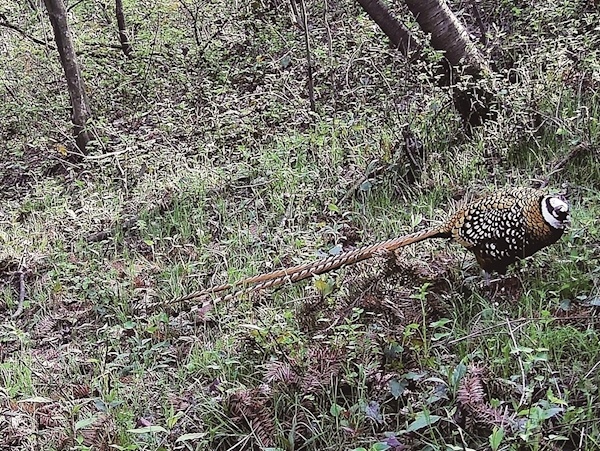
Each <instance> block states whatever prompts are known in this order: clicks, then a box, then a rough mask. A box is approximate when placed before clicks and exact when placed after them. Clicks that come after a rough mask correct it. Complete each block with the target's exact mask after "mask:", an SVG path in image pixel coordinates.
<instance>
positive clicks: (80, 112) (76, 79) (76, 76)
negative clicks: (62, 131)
mask: <svg viewBox="0 0 600 451" xmlns="http://www.w3.org/2000/svg"><path fill="white" fill-rule="evenodd" d="M44 3H45V5H46V9H47V10H48V16H49V18H50V23H51V24H52V29H53V30H54V39H55V41H56V47H57V48H58V53H59V55H60V62H61V64H62V67H63V69H64V71H65V77H66V79H67V89H68V90H69V97H70V99H71V108H72V113H71V121H72V122H73V133H74V135H75V143H76V144H77V147H78V148H79V150H80V151H81V152H82V153H85V147H86V145H87V143H88V142H89V140H90V138H89V135H88V132H87V130H86V128H85V125H86V122H87V120H88V119H89V118H90V116H91V112H90V107H89V103H88V99H87V95H86V93H85V90H84V86H83V78H82V77H81V71H80V70H79V65H78V64H77V56H76V54H75V48H74V47H73V40H72V39H71V32H70V31H69V24H68V23H67V10H66V8H65V4H64V3H63V0H44Z"/></svg>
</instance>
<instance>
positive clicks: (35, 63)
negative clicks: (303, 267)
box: [0, 2, 600, 450]
mask: <svg viewBox="0 0 600 451" xmlns="http://www.w3.org/2000/svg"><path fill="white" fill-rule="evenodd" d="M484 3H485V2H484ZM125 6H126V9H127V11H128V12H129V14H130V15H131V17H132V20H133V21H134V22H136V30H137V34H136V36H135V40H134V47H135V48H136V49H137V51H138V54H139V55H140V57H139V58H137V59H135V60H133V61H125V60H122V59H120V58H118V57H117V56H116V55H115V54H110V53H102V55H101V56H98V55H97V54H96V53H95V52H98V51H99V50H94V47H93V46H91V44H90V42H96V41H98V40H100V41H102V40H106V41H107V42H109V40H111V39H112V34H111V33H112V31H110V30H109V29H108V28H107V27H105V26H104V25H102V23H103V22H102V19H101V17H102V14H103V12H102V10H101V9H96V8H97V7H96V6H92V5H88V4H87V3H85V2H84V3H83V4H81V5H80V6H79V7H76V8H74V10H73V12H72V14H73V15H74V17H75V18H78V19H74V29H75V36H76V39H77V43H78V45H79V46H80V47H81V49H83V53H82V60H83V62H84V73H85V76H86V77H87V78H88V80H89V85H90V90H91V95H92V99H93V101H94V107H95V119H94V132H95V133H96V135H97V136H98V138H99V140H98V142H96V143H95V144H94V145H93V146H92V151H91V154H90V156H91V158H89V159H84V161H83V162H81V163H77V164H62V165H61V164H60V160H59V155H60V154H59V153H58V147H57V144H65V143H67V140H66V138H65V137H67V136H68V135H69V133H70V132H69V126H68V124H67V119H68V118H67V117H66V115H64V114H63V113H64V108H65V107H64V105H65V103H64V102H66V99H65V98H64V95H63V94H61V95H58V94H57V93H54V91H52V92H50V88H48V90H46V89H32V88H31V87H32V86H46V85H44V84H43V83H42V82H41V80H45V79H46V78H47V77H49V76H48V75H47V74H51V77H55V78H56V79H57V80H59V79H60V77H61V73H60V68H59V67H58V65H57V62H56V61H55V60H53V59H52V58H50V57H48V55H47V54H45V53H44V52H41V51H40V49H39V48H37V49H34V50H32V51H31V52H30V53H26V58H25V57H24V56H23V54H24V47H23V46H26V44H25V43H23V42H22V41H21V40H15V41H14V42H13V41H10V42H11V44H10V45H9V46H8V48H7V53H6V54H5V55H3V56H1V57H0V58H1V61H2V62H3V65H2V66H1V67H2V69H0V71H1V72H0V73H1V74H2V75H3V76H4V75H6V77H4V78H3V80H6V83H7V85H8V86H9V87H10V88H11V89H12V92H13V93H15V95H16V96H17V98H18V100H19V101H15V100H14V99H13V100H12V101H10V99H8V97H10V96H7V101H6V102H4V103H2V104H1V105H2V106H1V107H0V113H2V115H1V116H2V117H4V118H5V119H3V121H4V122H3V123H2V125H5V126H6V127H5V130H9V129H10V130H12V131H10V132H6V134H5V135H2V140H3V143H4V144H5V146H3V150H1V151H0V152H2V153H1V155H2V157H3V164H2V166H0V171H2V172H1V173H0V176H1V177H0V181H2V180H8V181H7V182H6V186H5V187H3V190H2V198H1V204H0V225H1V227H0V299H1V300H2V301H3V302H2V305H3V308H2V310H0V316H1V322H0V324H1V325H0V356H1V359H0V406H1V407H2V410H3V412H7V413H6V415H5V416H4V417H3V418H4V420H6V421H4V420H3V421H0V437H2V438H1V439H0V447H1V446H7V447H11V449H23V450H27V449H39V448H40V446H41V447H43V449H77V450H84V449H91V448H93V449H107V446H108V445H113V447H114V448H115V449H123V450H145V449H147V450H155V449H190V450H191V449H197V450H201V449H217V450H241V449H277V448H278V449H285V450H311V449H315V450H316V449H318V450H342V449H344V450H346V449H361V448H364V449H366V450H377V449H379V450H381V449H393V448H389V447H391V446H393V445H394V444H400V443H401V444H404V445H405V446H407V447H408V448H410V449H423V450H438V449H439V450H446V449H487V448H486V447H490V446H491V445H490V439H491V438H492V439H493V440H492V441H494V440H496V441H497V442H498V446H497V447H496V448H495V449H502V450H513V449H514V450H517V449H531V450H537V449H550V448H551V445H553V444H556V445H557V446H558V447H560V448H561V449H577V447H578V446H581V449H595V448H597V447H598V446H599V445H600V444H599V443H598V439H597V438H596V437H598V436H599V435H600V429H598V425H597V421H596V419H597V418H598V415H599V414H600V412H599V410H598V405H600V402H599V397H600V394H599V393H598V385H599V384H600V380H599V377H598V374H599V371H598V370H599V368H598V362H600V329H599V328H598V319H597V314H598V299H599V298H600V274H599V272H598V267H599V265H598V261H599V258H600V253H599V242H600V227H599V225H598V224H599V223H598V220H597V218H598V217H599V216H600V207H599V205H600V194H599V193H600V163H599V159H598V150H597V145H598V132H599V128H598V120H597V117H598V115H599V113H600V111H599V109H600V107H599V106H598V105H599V103H598V94H597V90H595V89H594V88H593V86H594V85H593V83H597V81H594V79H593V76H591V75H590V73H592V72H591V71H592V70H593V69H594V68H596V67H597V65H598V59H597V53H595V52H594V50H593V49H594V47H593V42H590V39H592V40H593V37H590V34H589V33H587V32H583V31H582V32H581V33H580V34H576V35H574V34H572V33H570V32H567V31H568V30H569V29H571V28H568V27H566V26H565V27H563V28H564V33H563V34H560V33H561V30H562V28H560V27H558V28H553V27H554V25H553V24H549V23H547V19H546V18H545V16H543V15H540V14H538V13H539V11H537V10H535V9H533V8H531V9H524V10H521V12H519V13H518V14H517V12H515V11H516V10H514V9H512V6H510V5H509V4H508V3H506V2H503V4H502V5H500V6H494V5H484V7H488V8H489V10H488V11H487V13H488V17H490V18H492V17H496V18H497V17H501V18H503V19H506V18H507V17H510V23H511V24H512V25H513V26H514V28H513V29H509V30H505V31H506V32H507V33H508V34H509V35H508V37H509V38H510V39H506V40H505V41H503V42H504V44H503V45H501V46H500V49H501V50H502V52H503V53H502V55H501V56H502V57H503V58H504V57H505V58H511V59H513V60H515V62H516V64H515V67H516V68H517V69H518V71H519V74H520V76H521V80H522V81H521V82H520V83H515V84H511V85H508V86H506V87H505V88H506V92H505V93H504V94H503V95H504V96H505V100H506V103H507V104H508V105H510V106H511V108H506V109H502V110H501V111H500V112H499V116H498V120H497V121H495V122H488V123H486V124H485V125H484V126H483V127H480V128H478V129H477V130H475V131H474V132H473V134H472V136H470V137H468V136H466V135H465V133H464V132H463V130H462V129H461V127H460V123H459V122H458V120H457V117H456V114H455V113H454V111H453V110H452V109H451V107H450V102H449V97H448V93H447V92H446V91H445V90H443V89H441V88H439V87H437V86H435V85H433V84H432V82H431V81H430V80H431V77H429V76H419V71H418V70H417V68H416V67H414V66H410V65H408V64H406V63H405V62H404V61H403V60H402V59H401V58H400V57H399V56H398V55H397V54H396V53H395V52H393V51H391V50H390V49H388V48H387V45H386V44H385V41H384V40H383V38H382V36H380V35H379V34H378V33H377V34H374V33H373V31H372V28H371V22H370V21H369V20H368V19H367V18H366V17H364V15H360V17H357V14H358V12H357V11H358V10H357V7H356V6H355V5H351V4H350V3H348V4H347V5H346V6H347V7H348V9H346V10H344V11H345V12H340V13H339V15H337V16H335V20H336V22H335V26H332V24H331V23H329V25H328V26H326V24H325V23H323V14H324V12H323V11H321V10H320V9H319V8H321V6H316V5H309V8H310V11H311V17H312V18H313V19H312V20H313V21H314V23H315V24H317V25H318V26H316V27H315V28H313V29H312V33H313V35H312V36H313V42H312V45H313V49H314V54H315V59H316V61H317V62H318V69H319V72H317V79H316V80H317V93H318V96H319V97H318V98H317V106H318V111H317V112H316V113H309V112H308V101H307V99H306V94H305V92H304V91H305V89H304V86H305V79H304V77H305V75H304V74H305V69H304V64H305V62H304V59H303V58H304V56H303V55H304V53H303V48H304V47H303V40H302V35H301V34H300V33H299V32H298V31H297V30H296V29H295V28H293V27H290V26H289V23H288V19H287V16H286V15H285V14H283V13H282V12H278V13H276V14H275V13H273V12H272V11H266V10H263V9H261V8H262V7H261V6H260V5H259V4H258V3H257V4H255V3H253V4H252V5H250V6H243V5H242V6H240V8H239V9H237V10H235V11H230V10H229V8H226V7H224V6H223V5H214V7H210V8H206V9H203V10H202V11H201V13H202V14H204V16H202V17H205V20H206V23H207V24H209V23H213V22H214V21H216V20H219V19H220V20H223V21H225V22H224V23H226V25H225V26H224V27H223V30H221V31H220V32H219V33H218V34H217V35H216V36H215V38H214V39H213V41H212V42H209V43H208V44H207V47H206V48H205V49H203V51H201V49H199V48H197V46H196V45H195V43H194V38H193V34H192V31H191V28H189V29H184V30H183V31H182V29H181V27H180V24H181V23H182V22H184V23H188V22H189V17H188V16H186V14H185V11H184V10H183V9H181V7H180V6H178V7H175V4H174V3H171V2H160V3H159V4H157V5H153V4H152V5H151V4H145V2H140V3H137V2H126V5H125ZM351 6H352V7H351ZM572 6H573V5H571V4H570V3H569V4H568V5H564V6H563V8H564V10H563V11H562V12H561V11H558V10H554V9H552V11H554V12H556V15H555V16H553V17H555V19H556V17H558V18H561V17H564V21H565V24H567V23H569V24H570V23H571V21H574V22H573V23H575V24H579V22H577V21H579V20H580V21H581V24H584V23H588V22H589V20H590V17H589V16H590V15H591V14H595V16H597V13H590V12H585V14H579V13H578V12H577V11H578V10H576V9H572V8H571V7H572ZM199 8H204V7H199ZM502 8H504V9H502ZM515 8H516V6H515ZM552 8H554V5H552ZM557 8H559V7H558V6H557ZM507 11H509V12H510V14H511V15H510V16H506V14H508V13H507ZM576 12H577V14H576ZM559 13H560V14H559ZM567 13H568V14H567ZM229 15H231V18H229ZM513 15H514V16H513ZM81 17H90V18H91V19H90V20H91V22H89V25H88V22H87V21H83V20H81ZM327 17H328V18H329V19H330V21H332V20H333V16H327ZM209 19H210V20H209ZM555 19H553V20H555ZM561 20H562V19H561ZM521 22H522V23H521ZM159 23H160V27H158V26H157V24H159ZM591 23H597V22H591ZM524 24H525V25H524ZM24 25H25V24H24ZM92 25H93V26H92ZM550 25H552V27H550ZM28 26H30V27H33V28H32V29H31V30H33V31H36V32H38V29H37V28H35V26H36V25H35V24H33V25H32V24H29V25H28ZM520 26H522V27H521V28H519V27H520ZM582 26H583V25H582ZM549 27H550V28H549ZM327 30H329V31H330V32H332V33H333V34H332V48H331V51H330V49H329V46H328V39H327V35H326V32H327ZM519 30H520V31H519ZM548 30H550V31H551V33H554V34H557V33H558V34H560V40H559V41H560V42H567V43H570V44H571V46H572V48H581V49H582V51H583V50H585V51H586V52H587V53H586V56H585V58H583V59H581V60H578V61H577V62H575V61H573V60H572V59H569V57H568V55H565V54H564V52H562V51H561V52H558V51H556V44H555V42H556V41H555V38H554V37H553V35H552V34H550V35H547V33H548V32H549V31H548ZM215 31H218V30H213V29H212V28H211V27H210V26H209V27H208V28H206V29H203V30H202V32H203V33H208V32H210V33H211V34H212V33H214V32H215ZM39 32H40V33H41V31H39ZM350 38H352V39H350ZM493 38H494V39H500V38H502V36H501V35H497V36H496V35H494V36H493ZM110 42H112V41H110ZM531 42H535V43H536V47H535V49H532V47H530V45H531ZM184 46H185V47H187V48H188V49H189V53H187V54H186V56H184V55H183V53H181V48H183V47H184ZM28 48H29V47H27V46H26V47H25V49H28ZM102 52H106V49H103V50H102ZM286 55H289V56H290V58H291V59H290V63H289V66H285V67H284V66H283V65H282V64H281V62H280V61H281V59H282V58H283V57H285V56H286ZM5 67H6V69H5ZM374 68H377V69H378V70H374ZM167 69H168V70H167ZM517 69H515V70H517ZM11 71H13V72H14V71H20V72H19V73H21V72H22V73H23V74H24V75H23V79H19V80H13V79H12V78H10V77H8V75H7V74H9V73H11ZM159 74H160V76H159ZM586 84H591V85H590V86H591V87H586V86H587V85H586ZM52 89H54V90H56V91H57V92H61V93H62V91H61V89H62V88H60V87H59V86H58V85H56V86H55V85H54V84H53V85H52ZM49 99H51V100H49ZM59 102H62V103H60V104H59ZM536 117H537V119H536ZM536 121H537V122H536ZM405 124H409V126H410V130H411V131H412V132H414V133H415V134H416V135H417V136H418V137H419V138H420V139H421V141H422V142H423V144H424V147H425V150H426V153H425V156H424V159H423V167H422V168H421V169H422V170H421V175H420V177H417V179H416V180H414V181H413V180H411V179H410V178H408V177H407V173H408V169H407V165H408V161H407V159H406V157H405V155H404V153H403V151H402V150H401V144H402V143H403V136H402V127H403V126H405ZM3 133H4V132H3ZM582 141H584V142H588V143H590V144H591V146H592V149H591V151H590V152H588V153H585V154H582V155H581V156H580V157H579V158H577V159H574V160H572V161H569V162H568V163H567V164H566V166H565V167H564V169H562V170H560V171H558V172H556V173H554V174H552V176H551V177H550V179H549V182H550V187H549V189H550V190H557V191H559V190H562V189H564V188H566V189H567V191H568V197H569V201H570V203H571V205H572V208H573V214H572V226H571V228H570V229H569V230H568V231H567V233H566V234H565V236H564V237H563V238H562V239H561V240H560V241H559V242H558V243H557V244H555V245H553V246H551V247H550V248H547V249H545V250H543V251H541V252H539V253H538V254H536V255H535V257H534V258H532V259H530V260H528V261H527V262H524V263H520V264H517V265H515V266H514V267H513V268H512V269H511V270H510V272H509V276H508V277H507V279H506V280H504V281H502V282H499V283H493V284H492V286H491V287H486V286H484V284H483V278H482V276H481V274H480V271H479V268H478V267H477V265H476V263H475V260H474V258H473V256H472V255H470V254H467V253H466V252H465V251H464V250H463V249H462V248H460V246H458V245H456V244H447V243H444V242H442V241H430V242H424V243H419V244H418V245H415V246H412V247H409V248H406V249H403V250H402V251H401V252H400V253H398V256H397V258H396V260H397V261H396V263H393V262H389V261H387V259H385V258H375V259H373V260H372V261H369V262H366V263H362V264H358V265H355V266H353V267H349V268H344V269H340V270H338V271H335V272H333V273H330V274H327V275H324V276H321V277H319V278H318V279H316V280H314V281H307V282H302V283H299V284H296V285H293V286H285V287H283V288H280V289H278V290H275V291H267V292H263V293H253V294H251V295H248V296H244V297H242V298H241V299H237V300H234V301H232V302H230V303H226V304H222V305H218V306H216V307H215V308H214V309H213V310H211V311H209V312H199V311H198V310H197V309H196V306H191V305H185V306H183V307H173V306H167V305H164V304H163V302H165V301H168V300H170V299H172V298H174V297H177V296H180V295H182V294H185V293H188V292H190V291H192V290H195V289H197V288H200V287H207V286H211V285H213V284H221V283H225V282H233V281H236V280H239V279H240V278H243V277H246V276H250V275H255V274H258V273H261V272H266V271H270V270H273V269H277V268H281V267H283V266H288V265H294V264H299V263H303V262H307V261H312V260H315V259H317V258H320V257H322V256H325V255H327V254H328V253H329V252H330V251H331V250H332V249H334V248H335V247H336V246H338V245H346V246H360V245H363V244H371V243H375V242H378V241H381V240H384V239H387V238H389V237H393V236H398V235H401V234H404V233H409V232H411V231H413V230H415V229H422V228H425V227H427V226H429V225H432V224H436V223H438V221H441V220H443V219H444V218H445V217H447V216H448V213H449V212H450V211H452V209H453V208H455V207H454V205H455V203H456V201H455V198H459V197H461V195H462V194H463V193H464V194H465V195H466V196H472V195H476V194H478V193H480V192H483V191H488V190H493V189H494V188H496V187H503V186H530V185H531V184H534V183H535V181H536V180H537V179H539V178H542V177H545V176H546V175H547V174H549V173H550V172H551V171H552V168H553V165H555V164H556V162H558V161H560V160H561V159H562V158H564V156H565V155H566V154H567V153H568V152H569V151H570V150H571V149H572V147H573V146H574V145H575V144H577V143H579V142H582ZM57 163H58V166H57V167H56V168H54V169H58V170H49V169H51V168H52V167H53V166H55V165H56V164H57ZM377 168H379V170H376V169H377ZM366 175H367V177H366V179H367V180H366V183H363V182H365V176H366ZM5 176H6V177H8V176H11V177H18V181H19V182H18V183H13V182H10V183H9V181H11V180H12V179H10V178H6V179H5V178H4V177H5ZM356 186H358V189H356V191H351V190H352V189H353V187H356ZM98 232H106V235H105V236H106V239H104V240H91V239H90V237H93V236H95V235H97V233H98ZM21 270H22V271H24V272H25V283H26V290H27V296H26V299H25V303H24V311H23V313H21V314H20V315H19V316H18V317H16V318H12V317H11V314H12V313H13V312H14V311H16V309H17V303H18V290H17V288H18V274H17V273H18V271H21ZM0 417H2V415H0ZM9 423H10V424H9ZM500 428H501V429H500ZM386 444H387V445H386ZM386 446H388V448H386Z"/></svg>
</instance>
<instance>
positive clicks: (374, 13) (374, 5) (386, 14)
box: [358, 0, 420, 59]
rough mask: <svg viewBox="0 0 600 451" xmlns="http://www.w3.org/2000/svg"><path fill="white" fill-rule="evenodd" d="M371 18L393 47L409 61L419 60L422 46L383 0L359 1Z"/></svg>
mask: <svg viewBox="0 0 600 451" xmlns="http://www.w3.org/2000/svg"><path fill="white" fill-rule="evenodd" d="M358 3H360V5H361V6H362V7H363V9H364V10H365V11H366V12H367V14H368V15H369V17H370V18H371V19H373V21H374V22H375V23H376V24H377V25H378V26H379V28H381V31H383V32H384V33H385V35H386V36H387V37H388V38H389V39H390V41H391V42H392V45H393V46H394V47H396V48H397V49H398V50H400V51H401V52H402V54H403V55H404V56H406V57H407V58H408V59H413V58H416V59H418V52H419V48H420V46H419V45H418V43H417V41H415V40H414V39H413V37H412V35H411V34H410V31H409V30H408V29H407V28H406V27H405V26H404V25H402V23H401V22H400V21H399V20H398V19H396V18H395V17H394V16H393V15H392V14H391V13H390V11H389V10H388V9H387V7H386V6H385V5H384V4H383V2H382V1H381V0H358Z"/></svg>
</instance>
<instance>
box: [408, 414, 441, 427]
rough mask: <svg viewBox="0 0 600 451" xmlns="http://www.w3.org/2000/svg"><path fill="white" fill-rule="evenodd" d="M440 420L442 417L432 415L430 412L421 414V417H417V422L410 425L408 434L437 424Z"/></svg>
mask: <svg viewBox="0 0 600 451" xmlns="http://www.w3.org/2000/svg"><path fill="white" fill-rule="evenodd" d="M440 418H442V417H440V416H439V415H431V414H430V413H429V412H421V413H420V414H419V415H417V418H416V419H415V421H413V422H412V423H410V424H409V425H408V428H407V429H406V430H407V431H408V432H414V431H418V430H419V429H423V428H425V427H428V426H431V425H432V424H435V423H437V422H438V421H439V420H440Z"/></svg>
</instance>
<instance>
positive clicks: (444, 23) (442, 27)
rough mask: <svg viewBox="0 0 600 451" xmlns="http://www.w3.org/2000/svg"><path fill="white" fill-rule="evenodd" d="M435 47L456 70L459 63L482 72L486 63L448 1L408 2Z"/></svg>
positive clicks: (415, 0) (416, 0) (410, 0)
mask: <svg viewBox="0 0 600 451" xmlns="http://www.w3.org/2000/svg"><path fill="white" fill-rule="evenodd" d="M405 1H406V5H407V6H408V9H410V11H411V12H412V13H413V14H414V16H415V17H416V19H417V22H418V23H419V26H420V27H421V29H422V30H423V31H424V32H425V33H431V45H432V46H433V48H434V49H436V50H443V51H444V52H445V56H446V59H447V60H448V62H449V63H450V64H451V65H452V66H456V65H458V64H459V63H461V64H463V65H465V66H469V67H473V68H477V70H481V69H482V68H483V67H484V66H485V60H484V58H483V56H482V55H481V53H480V52H479V50H477V47H475V45H474V44H473V42H472V41H471V39H470V38H469V33H467V30H466V29H465V27H463V26H462V24H461V23H460V22H459V21H458V19H457V18H456V16H455V15H454V13H453V12H452V11H451V10H450V8H449V7H448V5H447V4H446V2H445V0H405Z"/></svg>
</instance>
